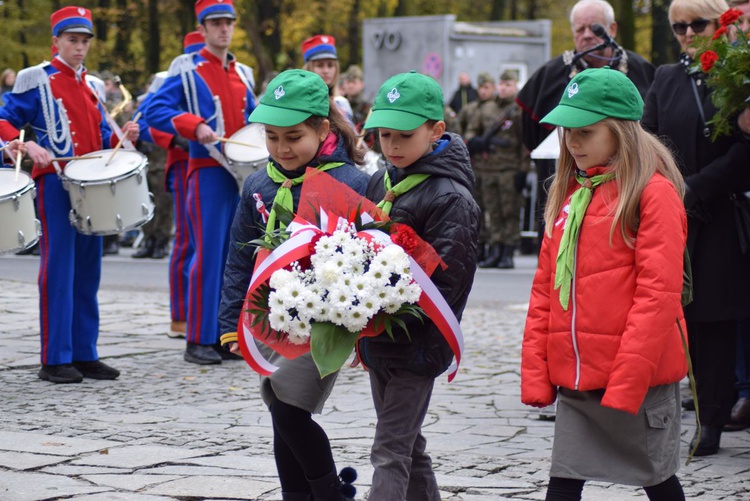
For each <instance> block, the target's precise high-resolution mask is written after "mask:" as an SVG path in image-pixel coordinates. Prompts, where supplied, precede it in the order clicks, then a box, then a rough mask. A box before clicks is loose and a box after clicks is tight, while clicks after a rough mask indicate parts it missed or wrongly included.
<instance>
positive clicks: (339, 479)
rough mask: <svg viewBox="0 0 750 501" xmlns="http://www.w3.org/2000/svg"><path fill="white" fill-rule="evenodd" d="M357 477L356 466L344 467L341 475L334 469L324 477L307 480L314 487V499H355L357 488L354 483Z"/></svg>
mask: <svg viewBox="0 0 750 501" xmlns="http://www.w3.org/2000/svg"><path fill="white" fill-rule="evenodd" d="M356 479H357V472H356V470H354V468H349V467H347V468H344V469H343V470H341V475H337V474H336V472H335V471H332V472H331V473H329V474H328V475H325V476H324V477H321V478H317V479H314V480H310V479H309V478H308V479H307V481H308V482H309V483H310V488H311V489H312V494H313V499H314V500H315V501H353V500H354V496H355V494H356V493H357V490H356V489H355V488H354V486H353V485H352V482H354V481H355V480H356Z"/></svg>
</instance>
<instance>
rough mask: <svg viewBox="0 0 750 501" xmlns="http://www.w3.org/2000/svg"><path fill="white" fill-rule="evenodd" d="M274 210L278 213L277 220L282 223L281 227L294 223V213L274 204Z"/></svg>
mask: <svg viewBox="0 0 750 501" xmlns="http://www.w3.org/2000/svg"><path fill="white" fill-rule="evenodd" d="M273 210H275V211H276V220H277V221H278V222H279V223H280V224H279V225H280V226H282V227H287V226H289V225H290V224H292V221H294V212H292V211H290V210H289V209H287V208H286V207H284V206H283V205H279V204H273Z"/></svg>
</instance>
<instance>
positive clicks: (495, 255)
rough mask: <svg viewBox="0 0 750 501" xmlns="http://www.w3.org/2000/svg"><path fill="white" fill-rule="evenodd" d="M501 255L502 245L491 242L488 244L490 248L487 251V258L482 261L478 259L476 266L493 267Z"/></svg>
mask: <svg viewBox="0 0 750 501" xmlns="http://www.w3.org/2000/svg"><path fill="white" fill-rule="evenodd" d="M502 256H503V245H502V244H492V245H490V250H489V252H488V253H487V259H485V260H484V261H480V262H479V263H478V266H479V267H480V268H494V267H495V266H497V263H499V262H500V258H502Z"/></svg>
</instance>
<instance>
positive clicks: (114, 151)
mask: <svg viewBox="0 0 750 501" xmlns="http://www.w3.org/2000/svg"><path fill="white" fill-rule="evenodd" d="M140 118H141V112H140V111H139V112H138V113H136V115H135V116H134V117H133V119H132V120H131V122H137V121H138V120H139V119H140ZM123 141H125V134H123V135H122V137H121V138H120V140H119V141H117V146H115V149H114V150H112V154H111V155H110V156H109V158H108V159H107V161H106V162H105V163H104V166H105V167H106V166H108V165H109V162H111V161H112V159H113V158H115V155H116V154H117V150H119V149H120V148H122V142H123Z"/></svg>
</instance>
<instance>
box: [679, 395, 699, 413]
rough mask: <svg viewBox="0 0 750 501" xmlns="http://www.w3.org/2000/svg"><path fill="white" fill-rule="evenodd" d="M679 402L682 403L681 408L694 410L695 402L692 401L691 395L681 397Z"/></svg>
mask: <svg viewBox="0 0 750 501" xmlns="http://www.w3.org/2000/svg"><path fill="white" fill-rule="evenodd" d="M680 404H681V405H682V408H683V409H685V410H686V411H694V410H695V402H694V401H693V397H688V398H683V399H682V402H680Z"/></svg>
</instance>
